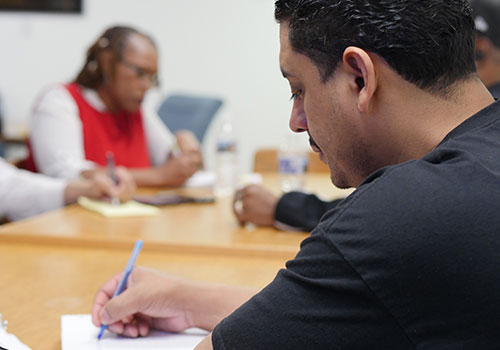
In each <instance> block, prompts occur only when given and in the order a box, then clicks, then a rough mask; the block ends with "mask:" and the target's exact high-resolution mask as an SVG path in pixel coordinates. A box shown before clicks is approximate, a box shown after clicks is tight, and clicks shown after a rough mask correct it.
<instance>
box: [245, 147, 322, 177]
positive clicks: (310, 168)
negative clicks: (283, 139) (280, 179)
mask: <svg viewBox="0 0 500 350" xmlns="http://www.w3.org/2000/svg"><path fill="white" fill-rule="evenodd" d="M307 158H308V164H307V172H308V173H329V172H330V169H329V168H328V166H327V165H326V164H325V163H323V162H322V161H321V160H319V157H318V155H317V154H316V153H314V152H312V151H310V152H307ZM253 171H254V172H256V173H265V172H274V173H276V172H278V150H277V149H275V148H263V149H260V150H257V152H255V157H254V163H253Z"/></svg>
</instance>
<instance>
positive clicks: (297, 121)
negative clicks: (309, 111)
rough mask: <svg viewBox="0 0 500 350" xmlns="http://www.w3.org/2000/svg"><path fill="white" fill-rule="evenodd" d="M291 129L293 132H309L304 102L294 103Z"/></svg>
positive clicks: (296, 101)
mask: <svg viewBox="0 0 500 350" xmlns="http://www.w3.org/2000/svg"><path fill="white" fill-rule="evenodd" d="M289 124H290V129H292V131H293V132H304V131H307V119H306V113H305V111H304V105H303V103H302V101H298V100H295V101H293V107H292V114H291V115H290V123H289Z"/></svg>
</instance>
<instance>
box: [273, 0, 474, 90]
mask: <svg viewBox="0 0 500 350" xmlns="http://www.w3.org/2000/svg"><path fill="white" fill-rule="evenodd" d="M275 6H276V10H275V17H276V20H277V21H278V22H280V23H283V22H286V23H288V24H289V27H290V34H289V39H290V43H291V45H292V47H293V49H294V50H295V51H297V52H299V53H302V54H304V55H306V56H308V57H309V58H310V59H311V60H312V61H313V62H314V63H315V64H316V66H317V67H318V69H319V72H320V74H321V76H322V78H323V80H324V81H326V80H328V79H329V78H330V77H331V76H332V74H333V72H334V71H335V69H336V67H337V65H338V63H339V62H340V61H341V59H342V55H343V53H344V50H345V49H346V48H347V47H348V46H357V47H360V48H362V49H364V50H366V51H368V52H373V53H376V54H378V55H379V56H381V57H382V58H384V59H385V60H386V62H387V63H388V64H389V65H390V66H391V67H392V69H394V70H395V71H396V72H397V73H399V74H400V75H401V76H402V77H403V78H404V79H406V80H407V81H409V82H412V83H414V84H415V85H417V86H418V87H420V88H421V89H426V90H428V91H431V92H433V93H436V94H439V95H447V94H448V93H449V92H450V90H451V87H452V85H453V84H454V83H455V82H457V81H459V80H464V79H467V78H469V77H470V76H471V75H473V74H474V73H475V71H476V67H475V62H474V22H473V20H472V16H471V10H470V7H469V4H468V2H467V0H278V1H276V3H275Z"/></svg>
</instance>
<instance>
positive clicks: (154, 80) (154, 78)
mask: <svg viewBox="0 0 500 350" xmlns="http://www.w3.org/2000/svg"><path fill="white" fill-rule="evenodd" d="M120 63H121V64H123V65H124V66H125V67H127V68H128V69H130V70H132V71H134V72H135V75H136V76H137V78H138V79H147V80H148V81H149V82H151V84H152V85H153V86H154V87H157V86H159V85H160V81H159V80H158V74H156V73H151V72H149V71H147V70H146V69H144V68H141V67H139V66H137V65H135V64H133V63H130V62H127V61H123V60H121V61H120Z"/></svg>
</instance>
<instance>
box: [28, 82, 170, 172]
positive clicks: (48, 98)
mask: <svg viewBox="0 0 500 350" xmlns="http://www.w3.org/2000/svg"><path fill="white" fill-rule="evenodd" d="M82 94H83V97H84V98H85V100H86V101H87V102H88V103H89V104H90V105H91V106H92V107H94V108H95V109H97V110H99V111H105V110H106V107H105V105H104V103H103V102H102V100H101V99H100V97H99V95H98V94H97V92H96V91H95V90H91V89H85V88H82ZM143 125H144V130H145V136H146V142H147V146H148V151H149V156H150V159H151V162H152V164H153V165H160V164H163V163H164V162H165V161H166V160H167V157H168V154H169V152H170V149H171V148H172V144H173V142H174V140H175V137H174V135H173V134H172V133H171V132H170V130H168V129H167V127H166V126H165V124H164V123H163V122H162V121H161V119H160V118H159V117H158V115H157V114H156V113H155V112H153V111H148V110H143ZM30 142H31V146H32V150H33V156H34V158H35V162H36V165H37V168H38V171H39V172H41V173H43V174H46V175H49V176H52V177H60V178H65V179H75V178H78V177H79V175H80V173H81V172H82V171H83V170H88V169H92V168H94V167H95V163H94V162H91V161H88V160H86V159H85V151H84V145H83V132H82V122H81V119H80V115H79V110H78V106H77V104H76V102H75V100H74V99H73V97H72V96H71V94H70V93H69V91H68V90H67V89H66V88H65V87H64V85H62V84H56V85H52V86H50V87H48V88H47V89H45V90H44V91H43V92H42V94H41V95H40V96H39V98H38V99H37V101H36V103H35V106H34V108H33V110H32V116H31V132H30Z"/></svg>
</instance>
